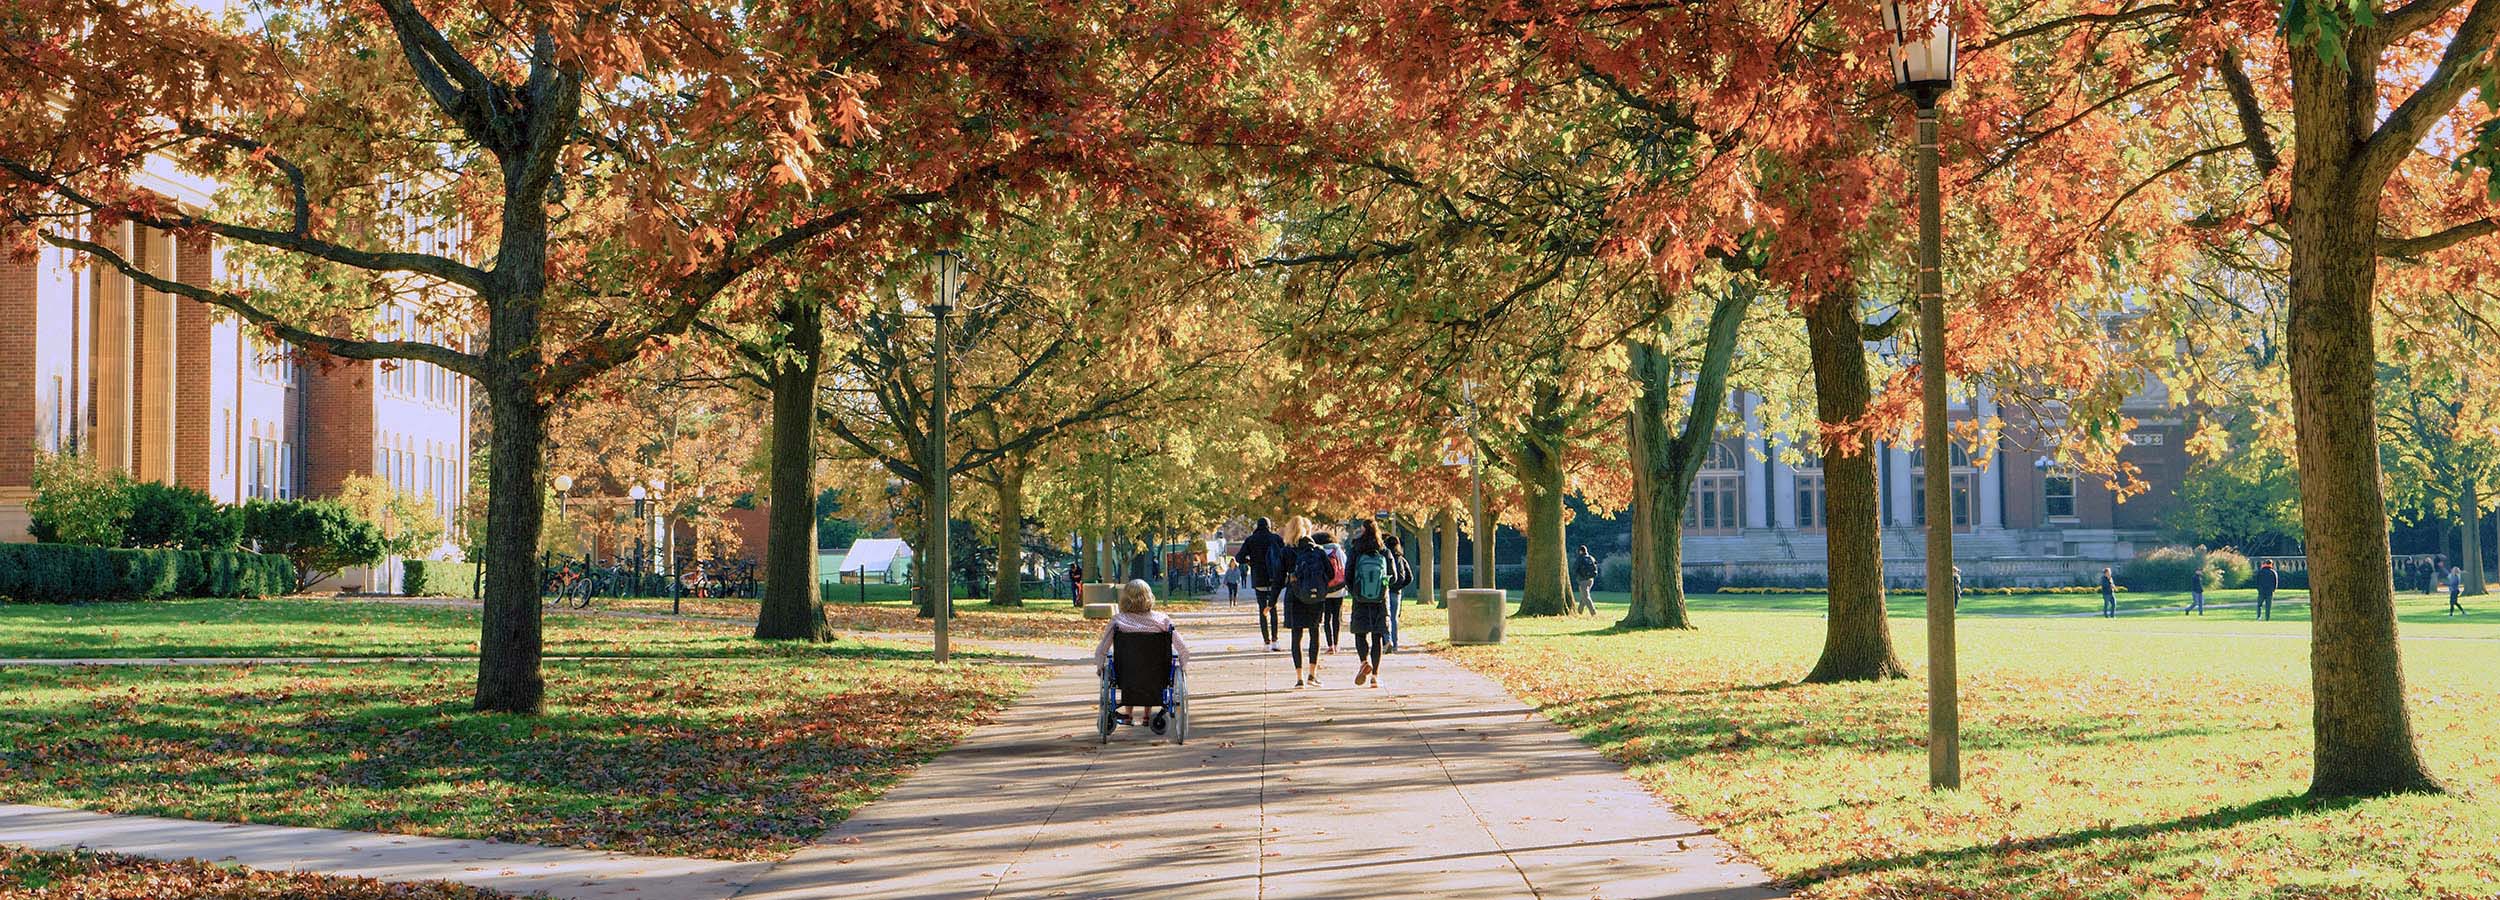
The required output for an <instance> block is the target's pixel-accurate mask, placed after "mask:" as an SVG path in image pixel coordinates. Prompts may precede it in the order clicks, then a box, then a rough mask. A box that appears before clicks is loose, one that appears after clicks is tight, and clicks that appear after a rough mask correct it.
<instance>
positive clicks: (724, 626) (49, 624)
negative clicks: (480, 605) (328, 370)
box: [0, 598, 927, 659]
mask: <svg viewBox="0 0 2500 900" xmlns="http://www.w3.org/2000/svg"><path fill="white" fill-rule="evenodd" d="M753 633H754V632H753V628H752V627H751V626H747V625H743V624H737V623H732V622H721V623H704V622H654V621H648V620H642V619H632V618H622V617H617V616H585V615H568V614H563V613H549V614H548V615H547V617H546V640H547V644H546V652H547V654H548V655H550V656H636V657H679V658H683V657H710V656H789V655H801V656H804V655H814V654H821V653H826V652H838V653H846V654H856V653H862V652H870V651H871V649H872V648H869V647H867V646H865V645H861V644H858V643H856V642H853V643H848V644H840V645H818V646H807V645H792V644H784V643H773V644H765V643H759V642H757V641H755V640H754V639H753V637H752V635H753ZM477 640H478V611H477V610H475V609H463V608H445V607H435V606H418V605H410V604H402V603H389V602H381V601H373V600H344V599H341V600H326V599H308V598H290V599H272V600H168V601H151V602H144V603H96V604H89V605H86V606H67V605H60V604H44V603H28V604H0V658H25V659H35V658H41V659H61V658H67V657H91V656H92V657H125V658H126V657H159V656H321V657H374V656H475V655H477ZM873 649H874V651H875V652H880V653H887V654H890V655H893V656H895V657H897V658H909V657H915V656H917V657H925V656H927V652H926V651H922V650H915V649H912V648H909V647H900V646H897V647H879V648H873Z"/></svg>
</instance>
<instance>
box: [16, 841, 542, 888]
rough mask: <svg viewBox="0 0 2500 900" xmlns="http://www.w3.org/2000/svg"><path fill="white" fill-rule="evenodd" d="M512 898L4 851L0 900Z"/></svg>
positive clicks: (433, 884)
mask: <svg viewBox="0 0 2500 900" xmlns="http://www.w3.org/2000/svg"><path fill="white" fill-rule="evenodd" d="M510 896H512V895H510V894H503V893H498V892H495V891H489V890H483V889H479V888H473V887H465V886H462V885H456V884H451V883H448V882H440V881H430V882H419V883H396V882H385V881H376V880H374V879H371V878H346V877H340V876H336V875H313V874H307V873H303V872H262V871H256V870H252V869H243V868H237V867H234V866H226V865H216V864H212V863H205V862H201V861H199V860H181V861H178V862H169V861H165V860H155V859H145V858H141V857H136V856H124V855H121V854H116V853H90V852H87V851H84V850H79V851H71V852H58V853H55V852H38V851H33V850H20V849H16V848H11V847H0V900H495V898H502V897H510Z"/></svg>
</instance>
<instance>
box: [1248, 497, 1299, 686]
mask: <svg viewBox="0 0 2500 900" xmlns="http://www.w3.org/2000/svg"><path fill="white" fill-rule="evenodd" d="M1292 558H1293V554H1292V552H1291V548H1288V547H1286V546H1285V539H1284V537H1283V536H1282V535H1279V534H1277V533H1276V527H1275V526H1274V525H1273V524H1270V523H1269V522H1268V521H1267V517H1266V516H1260V517H1259V524H1257V525H1256V526H1253V527H1252V528H1251V529H1250V537H1249V538H1248V539H1245V540H1243V541H1242V542H1241V552H1240V553H1236V554H1233V562H1235V563H1238V564H1239V567H1240V568H1246V569H1249V570H1250V593H1251V594H1252V595H1254V597H1255V598H1256V599H1257V600H1258V601H1259V638H1260V639H1261V640H1264V641H1266V642H1267V650H1268V652H1270V653H1274V652H1276V637H1277V635H1276V632H1277V631H1279V630H1281V629H1282V628H1283V627H1284V620H1283V619H1281V618H1279V616H1280V615H1281V614H1282V611H1280V610H1278V609H1277V608H1276V603H1277V594H1279V593H1281V592H1283V591H1284V589H1285V576H1286V574H1287V570H1288V569H1290V568H1292V565H1291V560H1292Z"/></svg>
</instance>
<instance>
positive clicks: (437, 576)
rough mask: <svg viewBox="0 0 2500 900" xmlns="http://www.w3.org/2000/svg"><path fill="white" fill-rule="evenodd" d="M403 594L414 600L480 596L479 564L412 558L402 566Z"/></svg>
mask: <svg viewBox="0 0 2500 900" xmlns="http://www.w3.org/2000/svg"><path fill="white" fill-rule="evenodd" d="M399 571H400V579H399V592H400V593H402V594H407V595H409V596H412V597H468V598H472V599H475V598H476V597H477V564H476V563H465V562H444V561H441V560H432V559H412V560H408V561H406V562H402V563H400V564H399Z"/></svg>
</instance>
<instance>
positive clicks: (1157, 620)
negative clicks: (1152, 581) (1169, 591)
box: [1094, 580, 1189, 725]
mask: <svg viewBox="0 0 2500 900" xmlns="http://www.w3.org/2000/svg"><path fill="white" fill-rule="evenodd" d="M1156 633H1161V634H1169V635H1171V636H1172V653H1173V654H1174V655H1177V656H1178V657H1179V658H1180V664H1181V667H1182V668H1187V667H1188V666H1189V644H1188V643H1187V642H1185V641H1183V640H1181V634H1180V631H1179V629H1177V628H1174V627H1173V626H1172V617H1171V616H1167V615H1164V614H1162V613H1159V612H1156V611H1155V591H1154V587H1153V586H1151V585H1148V584H1147V583H1146V582H1144V581H1142V580H1139V581H1131V582H1129V583H1127V584H1124V585H1121V586H1120V611H1119V612H1117V613H1114V614H1112V616H1111V624H1110V625H1109V626H1107V627H1105V628H1103V630H1102V641H1101V642H1100V643H1098V644H1095V645H1094V674H1096V675H1097V676H1099V675H1102V674H1103V673H1104V672H1106V671H1108V669H1107V668H1106V667H1107V666H1108V665H1109V664H1110V662H1111V654H1112V643H1113V638H1114V637H1115V636H1117V635H1120V634H1156ZM1158 662H1159V661H1158ZM1121 680H1122V681H1124V682H1125V681H1127V680H1128V679H1127V678H1125V677H1124V678H1122V679H1121ZM1121 694H1122V696H1121V698H1120V699H1121V703H1122V705H1121V707H1120V716H1121V720H1122V721H1123V722H1125V723H1127V724H1130V725H1142V724H1145V722H1144V720H1143V718H1142V717H1143V716H1144V715H1145V711H1146V706H1147V705H1148V704H1151V703H1152V702H1154V701H1147V703H1144V704H1141V703H1139V701H1146V700H1147V698H1143V697H1137V696H1134V695H1131V694H1129V693H1128V692H1127V691H1125V690H1123V691H1122V692H1121ZM1157 699H1159V698H1157Z"/></svg>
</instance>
